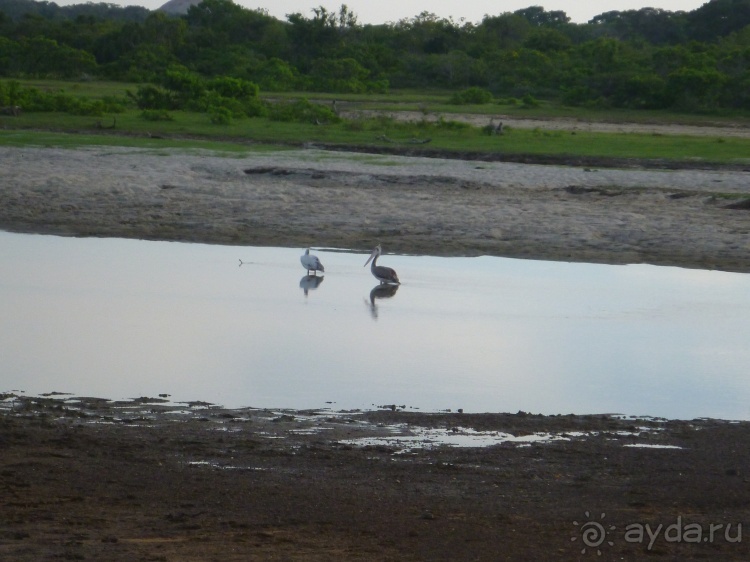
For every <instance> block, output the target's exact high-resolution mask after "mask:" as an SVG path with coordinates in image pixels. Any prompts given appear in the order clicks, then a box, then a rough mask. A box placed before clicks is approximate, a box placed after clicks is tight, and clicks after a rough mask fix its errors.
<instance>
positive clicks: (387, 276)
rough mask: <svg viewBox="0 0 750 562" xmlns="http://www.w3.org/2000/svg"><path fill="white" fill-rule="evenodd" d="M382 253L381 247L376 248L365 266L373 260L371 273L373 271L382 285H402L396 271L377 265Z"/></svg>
mask: <svg viewBox="0 0 750 562" xmlns="http://www.w3.org/2000/svg"><path fill="white" fill-rule="evenodd" d="M382 252H383V251H382V250H381V249H380V245H378V246H375V249H374V250H373V251H372V254H370V257H369V258H367V261H366V262H365V265H367V264H368V263H370V260H372V265H371V266H370V271H372V274H373V275H374V276H375V279H377V280H378V281H380V282H381V283H395V284H396V285H400V284H401V281H399V280H398V275H396V272H395V271H393V270H392V269H391V268H390V267H385V266H383V265H378V264H377V261H378V258H379V257H380V254H381V253H382Z"/></svg>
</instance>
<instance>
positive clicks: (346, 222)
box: [0, 147, 750, 272]
mask: <svg viewBox="0 0 750 562" xmlns="http://www.w3.org/2000/svg"><path fill="white" fill-rule="evenodd" d="M0 159H2V160H3V161H4V162H5V163H6V165H4V166H3V167H2V168H0V183H2V185H3V186H5V187H4V189H3V190H1V191H0V228H2V229H4V230H10V231H16V232H37V233H47V234H58V235H67V236H99V237H125V238H144V239H154V240H173V241H188V242H203V243H215V244H228V245H256V246H285V247H300V248H304V247H309V246H313V247H331V248H346V249H357V250H366V249H368V248H372V247H373V246H375V245H376V244H382V245H383V247H384V249H385V251H386V252H397V253H405V254H431V255H444V256H452V255H454V256H455V255H466V256H472V255H482V254H486V255H493V256H505V257H516V258H529V259H543V260H558V261H582V262H597V263H613V264H625V263H650V264H655V265H673V266H680V267H688V268H702V269H721V270H726V271H738V272H747V271H750V251H748V250H750V242H748V236H747V235H748V233H749V232H750V226H749V224H748V212H750V172H745V171H741V170H736V169H724V168H717V169H709V170H705V169H704V170H696V169H677V170H675V169H671V170H666V169H646V168H632V167H631V168H626V169H623V168H617V167H601V168H590V167H578V166H556V165H542V164H521V163H512V162H486V161H481V162H478V161H471V160H451V159H444V158H426V157H408V156H401V155H389V154H380V155H378V154H364V153H351V152H349V153H342V152H338V151H336V152H332V151H327V150H321V149H316V148H309V149H302V150H286V151H279V152H273V153H262V152H259V153H256V152H251V153H247V154H245V155H243V156H239V157H238V156H234V157H229V156H225V155H216V154H213V153H210V152H184V151H183V152H180V151H171V150H153V151H151V150H136V149H126V148H114V147H109V148H106V147H105V148H86V149H78V150H63V149H34V148H2V149H0Z"/></svg>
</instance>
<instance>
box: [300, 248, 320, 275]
mask: <svg viewBox="0 0 750 562" xmlns="http://www.w3.org/2000/svg"><path fill="white" fill-rule="evenodd" d="M299 261H300V262H302V267H304V268H305V269H306V270H307V274H308V275H310V272H311V271H312V272H313V275H317V273H316V272H317V271H320V272H321V273H324V272H325V268H324V267H323V264H322V263H320V260H319V259H318V256H312V255H310V248H308V249H307V250H305V253H304V254H303V255H302V256H300V258H299Z"/></svg>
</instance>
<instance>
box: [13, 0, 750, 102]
mask: <svg viewBox="0 0 750 562" xmlns="http://www.w3.org/2000/svg"><path fill="white" fill-rule="evenodd" d="M749 62H750V0H711V1H710V2H708V3H706V4H704V5H703V6H701V7H700V8H698V9H696V10H694V11H691V12H683V11H677V12H671V11H666V10H660V9H653V8H644V9H640V10H629V11H612V12H606V13H603V14H600V15H598V16H596V17H595V18H593V19H592V20H591V21H589V22H588V23H585V24H575V23H571V21H570V18H569V17H568V16H567V15H566V14H565V12H563V11H546V10H544V9H543V8H541V7H538V6H531V7H529V8H525V9H522V10H517V11H515V12H512V13H511V12H505V13H501V14H498V15H494V16H490V15H488V16H485V17H484V18H483V20H482V21H481V22H478V23H469V22H465V21H463V20H462V21H459V22H457V21H455V20H453V19H451V18H448V19H446V18H439V17H437V16H435V15H434V14H431V13H428V12H423V13H421V14H419V15H417V16H415V17H413V18H408V19H404V20H401V21H398V22H395V23H384V24H380V25H362V24H360V23H359V22H358V21H357V16H356V14H354V13H353V12H352V11H350V10H349V8H348V7H347V6H346V5H342V6H341V7H340V8H339V9H338V10H337V11H330V10H328V9H326V8H324V7H322V6H321V7H317V8H313V9H312V10H311V14H310V15H309V16H305V15H303V14H300V13H294V14H289V15H287V17H286V20H285V21H281V20H279V19H277V18H274V17H272V16H270V15H269V14H268V13H267V12H265V11H263V10H257V9H256V10H251V9H246V8H244V7H242V6H239V5H237V4H234V3H233V2H232V1H231V0H204V1H203V2H202V3H201V4H199V5H196V6H191V7H190V8H189V10H188V12H187V14H186V15H184V16H172V15H168V14H165V13H163V12H159V11H156V12H150V11H148V10H145V9H143V8H133V7H129V8H119V7H117V6H114V5H111V4H92V3H88V4H83V5H77V6H68V7H59V6H57V5H56V4H54V3H51V2H33V1H31V0H0V77H5V78H31V77H34V78H42V77H43V78H62V79H81V78H83V77H91V78H103V79H110V80H118V81H127V82H137V83H142V84H151V85H153V89H152V90H141V91H139V94H138V95H140V96H141V98H142V99H141V102H142V103H146V102H145V101H144V100H145V99H146V97H147V96H151V97H152V98H158V97H159V96H162V97H163V96H167V101H164V100H163V99H162V101H164V103H165V104H174V103H176V101H175V100H179V99H180V96H182V97H185V91H186V90H185V89H187V90H188V91H189V88H190V87H191V86H190V85H191V84H195V83H202V84H214V86H215V87H216V88H218V90H217V89H216V88H215V89H214V90H211V91H213V92H214V95H223V94H222V93H221V92H222V88H224V89H227V88H229V89H232V88H235V89H236V88H239V89H240V90H241V91H243V92H244V93H243V94H242V96H243V97H244V102H243V103H244V104H245V106H248V105H252V103H255V102H252V103H251V102H250V101H248V100H251V99H253V97H254V96H253V95H251V94H250V93H248V91H249V90H248V88H250V89H252V87H257V88H259V89H260V91H264V92H278V91H307V92H330V93H368V92H371V93H372V92H375V93H377V92H381V93H382V92H387V91H388V90H389V89H391V88H395V89H405V88H416V89H448V90H453V91H463V90H469V91H470V92H472V93H474V94H476V93H477V92H480V93H482V92H484V93H488V94H489V96H490V98H491V97H493V96H494V97H512V98H524V97H526V98H527V99H533V98H540V99H550V100H557V101H559V102H562V103H564V104H568V105H573V106H592V107H605V108H606V107H617V108H635V109H640V108H644V109H675V110H681V111H726V110H745V109H750V70H749V66H748V63H749ZM220 79H224V80H225V82H222V81H221V80H220ZM217 80H218V82H217ZM226 80H230V81H229V82H226ZM231 80H234V82H231ZM248 84H250V85H251V86H252V87H251V86H248ZM180 88H182V89H180ZM217 92H218V93H217ZM204 93H205V89H204ZM157 94H158V95H157ZM480 97H481V96H480ZM466 98H468V99H469V100H470V101H471V100H474V99H475V98H476V96H474V95H472V96H460V95H458V96H453V98H452V99H454V100H455V102H456V103H462V100H465V99H466ZM467 103H468V102H467ZM249 111H252V108H250V109H249Z"/></svg>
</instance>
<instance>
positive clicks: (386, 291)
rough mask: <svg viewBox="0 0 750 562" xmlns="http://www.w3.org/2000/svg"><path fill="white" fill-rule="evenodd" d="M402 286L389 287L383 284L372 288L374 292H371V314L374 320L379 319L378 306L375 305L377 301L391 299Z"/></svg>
mask: <svg viewBox="0 0 750 562" xmlns="http://www.w3.org/2000/svg"><path fill="white" fill-rule="evenodd" d="M400 286H401V285H388V284H385V283H381V284H379V285H375V286H374V287H373V288H372V291H370V314H371V315H372V317H373V319H374V320H377V319H378V305H377V304H375V300H376V299H390V298H391V297H393V296H394V295H395V294H396V291H398V288H399V287H400Z"/></svg>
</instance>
